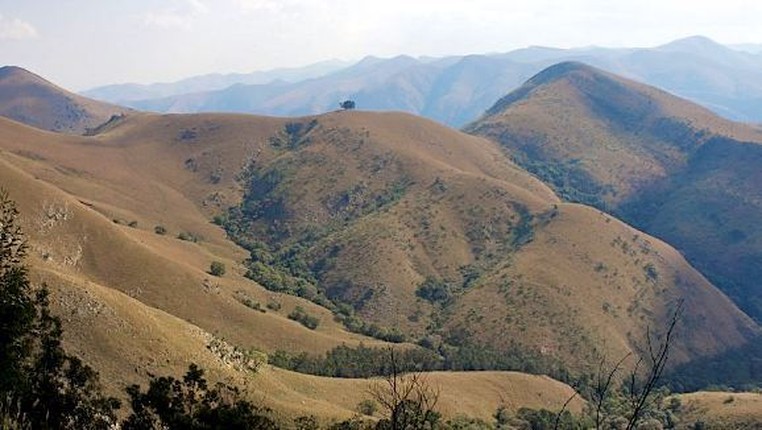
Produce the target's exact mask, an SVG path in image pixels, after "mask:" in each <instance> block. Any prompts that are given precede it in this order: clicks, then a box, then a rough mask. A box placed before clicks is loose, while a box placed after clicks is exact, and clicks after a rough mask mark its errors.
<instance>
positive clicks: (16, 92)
mask: <svg viewBox="0 0 762 430" xmlns="http://www.w3.org/2000/svg"><path fill="white" fill-rule="evenodd" d="M128 111H130V109H127V108H123V107H120V106H114V105H111V104H108V103H103V102H99V101H95V100H92V99H88V98H85V97H82V96H79V95H77V94H74V93H71V92H69V91H66V90H64V89H63V88H59V87H57V86H56V85H54V84H52V83H51V82H49V81H46V80H45V79H43V78H41V77H39V76H37V75H35V74H33V73H31V72H29V71H27V70H25V69H22V68H20V67H14V66H6V67H2V68H0V116H4V117H6V118H10V119H13V120H16V121H19V122H22V123H25V124H28V125H31V126H33V127H37V128H41V129H43V130H49V131H55V132H60V133H70V134H83V133H85V132H87V131H88V130H89V129H94V128H96V127H98V126H99V125H101V124H103V123H105V122H107V121H108V120H109V119H110V118H111V117H112V116H114V115H117V116H118V115H121V114H124V113H126V112H128Z"/></svg>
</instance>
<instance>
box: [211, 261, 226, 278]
mask: <svg viewBox="0 0 762 430" xmlns="http://www.w3.org/2000/svg"><path fill="white" fill-rule="evenodd" d="M225 271H226V270H225V263H223V262H221V261H212V264H211V265H210V266H209V274H210V275H213V276H217V277H221V276H223V275H224V274H225Z"/></svg>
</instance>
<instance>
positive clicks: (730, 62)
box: [85, 36, 762, 127]
mask: <svg viewBox="0 0 762 430" xmlns="http://www.w3.org/2000/svg"><path fill="white" fill-rule="evenodd" d="M748 51H749V50H748V48H747V50H742V49H740V48H737V49H731V48H730V47H726V46H723V45H720V44H717V43H715V42H713V41H711V40H709V39H707V38H704V37H700V36H696V37H690V38H686V39H681V40H677V41H674V42H672V43H668V44H666V45H662V46H658V47H654V48H598V47H591V48H577V49H555V48H544V47H531V48H526V49H519V50H516V51H512V52H508V53H504V54H489V55H468V56H462V57H445V58H420V59H416V58H412V57H407V56H400V57H395V58H390V59H380V58H375V57H368V58H365V59H364V60H362V61H360V62H359V63H357V64H355V65H352V66H349V67H346V68H343V69H339V70H336V71H334V72H332V73H329V74H327V75H325V76H322V77H316V78H314V79H307V80H304V81H299V82H291V83H285V82H281V81H275V82H271V83H262V84H258V85H246V84H245V82H240V83H239V84H236V85H235V86H233V87H230V88H226V89H214V88H206V89H202V88H200V87H199V88H197V90H196V91H197V92H193V93H187V94H176V95H172V96H168V97H163V98H161V97H160V98H150V99H149V98H146V99H144V100H138V99H139V98H141V97H142V96H141V94H145V91H146V90H147V87H140V88H137V89H132V88H129V87H125V88H119V91H118V92H116V93H109V91H111V89H113V87H112V88H111V89H110V88H109V87H106V88H102V89H94V90H91V91H88V92H86V93H85V94H88V95H90V96H93V97H96V98H101V99H102V100H106V101H111V102H124V103H125V104H126V105H127V106H131V107H134V108H137V109H142V110H149V111H156V112H178V113H182V112H245V113H256V114H263V115H279V116H294V115H308V114H316V113H321V112H326V111H330V110H334V109H336V107H337V103H338V101H339V100H342V99H345V98H351V99H353V100H355V101H356V102H357V105H358V107H360V108H362V109H368V110H398V111H404V112H410V113H414V114H417V115H421V116H424V117H427V118H430V119H433V120H436V121H439V122H442V123H444V124H448V125H451V126H455V127H460V126H462V125H465V124H466V123H468V122H470V121H473V120H475V119H476V118H477V117H479V115H481V114H482V113H483V112H484V111H485V110H486V109H487V108H489V107H490V106H491V105H492V104H493V103H494V102H495V101H497V99H499V98H500V97H502V96H503V95H505V94H506V93H507V92H509V91H511V90H513V89H515V88H517V87H518V86H519V85H521V84H522V83H523V82H524V81H525V80H526V79H528V78H529V77H531V76H532V75H534V74H536V73H537V72H539V71H540V70H542V69H544V68H546V67H548V66H550V65H552V64H554V63H558V62H561V61H568V60H575V61H583V62H585V63H587V64H590V65H593V66H596V67H599V68H601V69H603V70H607V71H610V72H613V73H616V74H620V75H622V76H625V77H629V78H632V79H635V80H638V81H641V82H644V83H647V84H650V85H654V86H657V87H659V88H662V89H665V90H667V91H669V92H672V93H674V94H676V95H678V96H681V97H685V98H687V99H689V100H692V101H694V102H697V103H699V104H702V105H704V106H705V107H708V108H709V109H711V110H713V111H715V112H716V113H718V114H720V115H722V116H725V117H727V118H730V119H734V120H739V121H747V122H759V121H762V108H760V106H762V103H760V100H762V84H759V83H760V82H762V55H760V54H759V53H756V52H748Z"/></svg>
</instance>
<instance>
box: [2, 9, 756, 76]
mask: <svg viewBox="0 0 762 430" xmlns="http://www.w3.org/2000/svg"><path fill="white" fill-rule="evenodd" d="M760 18H762V2H760V1H758V0H723V1H712V2H708V1H703V0H674V1H672V0H621V1H618V0H565V1H552V0H521V1H511V0H470V1H451V0H374V1H365V0H0V59H1V61H0V64H16V65H20V66H23V67H27V68H29V69H30V70H32V71H34V72H36V73H38V74H41V75H42V76H44V77H46V78H48V79H51V80H53V81H54V82H56V83H58V84H60V85H62V86H64V87H67V88H69V89H73V90H82V89H86V88H90V87H93V86H97V85H103V84H108V83H122V82H141V83H149V82H157V81H172V80H177V79H180V78H183V77H187V76H191V75H196V74H203V73H212V72H249V71H253V70H264V69H271V68H275V67H289V66H301V65H306V64H309V63H314V62H317V61H321V60H326V59H331V58H339V59H345V60H356V59H360V58H361V57H363V56H365V55H377V56H384V57H388V56H393V55H397V54H410V55H415V56H417V55H432V56H441V55H447V54H465V53H486V52H505V51H509V50H512V49H516V48H521V47H525V46H529V45H546V46H556V47H575V46H588V45H599V46H655V45H659V44H662V43H666V42H668V41H671V40H673V39H677V38H681V37H685V36H690V35H697V34H701V35H705V36H708V37H710V38H713V39H715V40H716V41H718V42H722V43H762V25H760V22H759V20H760Z"/></svg>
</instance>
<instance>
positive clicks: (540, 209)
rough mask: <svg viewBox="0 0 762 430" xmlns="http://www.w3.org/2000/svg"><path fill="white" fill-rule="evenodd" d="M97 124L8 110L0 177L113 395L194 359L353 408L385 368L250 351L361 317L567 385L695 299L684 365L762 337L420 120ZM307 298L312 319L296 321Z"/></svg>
mask: <svg viewBox="0 0 762 430" xmlns="http://www.w3.org/2000/svg"><path fill="white" fill-rule="evenodd" d="M403 61H404V60H403ZM90 134H91V135H89V136H72V135H65V134H60V133H51V132H46V131H42V130H38V129H34V128H31V127H28V126H25V125H22V124H20V123H18V122H15V121H11V120H7V119H0V163H2V168H1V169H0V184H1V185H2V186H3V187H5V188H7V189H8V190H9V191H10V193H11V196H12V197H13V198H14V199H16V200H18V202H19V204H20V209H21V211H22V214H24V215H23V219H22V221H23V226H24V228H25V231H27V232H28V235H29V239H30V254H31V255H30V265H31V268H32V274H33V276H34V277H35V279H37V280H38V281H40V282H42V281H44V282H47V283H48V284H49V285H50V286H51V288H52V289H53V290H54V295H53V304H54V307H55V309H57V311H58V313H59V314H60V315H61V316H62V318H63V320H64V324H65V326H64V327H65V330H66V333H67V338H66V346H67V348H68V349H70V350H71V351H74V352H76V353H77V354H78V355H81V356H83V357H84V358H85V359H86V361H87V362H89V363H92V364H93V365H94V366H95V367H96V369H98V370H99V371H100V372H101V373H102V375H103V378H104V379H105V380H106V381H107V383H108V385H109V386H110V387H111V389H112V390H114V391H116V390H118V388H119V387H121V386H123V384H126V383H132V382H141V381H145V380H146V378H147V375H148V374H149V373H150V374H162V373H166V372H168V371H171V372H174V373H175V374H177V373H180V371H181V369H183V368H184V367H185V366H186V365H187V363H188V361H189V360H193V361H198V362H200V363H201V364H204V365H205V366H206V367H209V368H210V369H211V372H212V374H213V375H214V376H216V377H218V378H222V379H225V380H229V381H233V382H235V383H236V384H241V385H244V386H246V387H250V389H251V393H252V395H253V396H254V397H255V398H257V399H260V398H264V399H263V401H265V402H266V403H267V404H270V405H272V407H274V408H276V410H278V411H281V412H282V413H283V414H284V415H285V416H293V415H298V414H304V413H307V412H309V413H315V414H318V415H320V416H322V417H326V418H330V417H347V416H349V415H350V414H351V409H353V408H354V407H355V406H356V404H357V401H358V400H360V398H361V396H362V394H361V393H363V392H365V389H366V387H367V386H368V383H369V381H368V380H339V379H333V378H319V377H315V376H306V375H300V374H295V373H292V372H287V371H284V370H280V369H275V368H271V367H268V366H265V367H264V368H263V369H262V370H260V372H259V373H258V374H256V375H252V374H251V372H250V371H249V370H248V368H249V366H251V361H250V359H249V358H247V357H252V356H253V357H258V356H259V355H258V353H257V351H258V352H264V353H274V352H276V350H285V351H286V353H301V352H306V353H308V354H322V353H325V352H326V351H329V350H331V349H332V348H334V347H337V346H340V345H343V344H345V345H348V346H358V345H360V344H361V343H362V344H363V345H368V346H377V347H384V346H389V345H390V344H389V343H388V342H384V341H382V340H379V339H374V338H371V337H367V336H363V335H361V334H357V333H353V332H350V331H348V330H346V329H345V327H344V326H343V324H342V321H343V322H344V324H346V325H348V326H353V327H354V328H355V329H357V328H358V327H357V325H358V324H359V325H362V326H361V327H360V329H359V330H356V331H361V332H366V333H372V334H375V335H377V336H378V335H379V333H386V334H387V335H389V334H390V333H392V334H395V335H402V336H403V337H404V339H405V340H407V341H409V342H418V343H420V344H421V345H423V346H425V347H426V348H429V349H430V350H431V351H432V352H435V353H437V354H441V355H442V357H443V359H447V360H449V363H450V367H449V368H450V369H465V370H473V369H483V368H496V367H497V368H518V369H524V370H530V371H534V372H547V373H553V374H555V375H557V376H559V377H563V376H566V377H568V375H569V373H572V374H579V373H580V372H586V371H590V370H591V369H592V368H594V367H595V366H596V365H597V363H598V361H599V360H600V359H601V358H608V359H610V360H612V359H616V358H618V357H621V356H623V355H624V354H626V353H628V352H633V353H635V354H636V355H640V354H642V353H644V352H645V349H644V348H645V347H646V346H645V345H644V343H643V338H644V336H645V333H646V331H647V329H649V328H660V327H663V326H664V324H665V321H666V320H668V319H669V317H670V315H671V312H672V309H673V308H674V305H675V303H676V302H677V301H678V300H680V299H684V300H685V317H684V320H683V321H684V322H683V324H682V325H681V326H680V329H679V338H678V341H677V342H676V343H675V345H674V347H675V349H674V352H673V363H674V364H675V365H677V364H681V363H683V364H684V363H689V362H691V361H692V360H696V359H699V358H710V357H713V356H716V355H718V354H721V353H723V352H725V351H727V350H730V349H734V348H740V347H743V346H744V345H746V344H747V343H748V342H750V341H752V340H753V339H755V337H756V336H757V335H758V334H759V332H760V328H759V326H758V325H757V324H756V323H754V322H753V321H752V320H751V319H750V318H748V317H747V316H746V315H745V314H744V313H743V312H741V311H740V310H739V309H738V308H737V307H736V306H735V305H734V304H733V303H732V302H731V301H730V300H728V298H727V297H725V296H724V295H723V294H722V293H721V292H719V291H718V290H717V289H716V288H714V287H713V286H712V285H711V284H710V283H709V282H708V281H707V280H706V279H705V278H704V277H703V276H702V275H701V274H700V273H698V272H697V271H696V270H695V269H693V268H692V267H691V266H690V265H689V264H688V263H687V262H686V261H685V259H683V257H682V256H681V255H680V254H679V253H678V252H677V251H675V250H674V249H673V248H671V247H670V246H669V245H667V244H666V243H664V242H662V241H660V240H658V239H655V238H652V237H650V236H648V235H647V234H644V233H642V232H640V231H638V230H636V229H634V228H632V227H630V226H628V225H626V224H624V223H622V222H620V221H618V220H617V219H615V218H613V217H612V216H610V215H608V214H606V213H604V212H601V211H600V210H597V209H593V208H591V207H587V206H583V205H579V204H574V203H566V202H563V201H562V200H561V199H559V198H558V197H557V196H556V194H555V193H554V192H553V191H552V190H551V188H550V187H548V186H547V185H545V184H543V183H542V182H541V181H539V180H538V179H536V178H535V177H533V176H532V175H530V174H529V173H527V172H526V171H525V170H523V169H521V168H520V167H518V166H517V165H516V164H514V163H513V162H512V161H511V160H510V159H509V158H508V156H506V155H505V153H504V151H503V149H502V148H501V147H500V146H499V145H498V144H496V143H494V142H492V141H490V140H487V139H483V138H479V137H473V136H469V135H466V134H464V133H461V132H459V131H456V130H453V129H450V128H447V127H444V126H442V125H439V124H437V123H434V122H432V121H429V120H425V119H422V118H419V117H415V116H412V115H409V114H403V113H372V112H334V113H330V114H325V115H320V116H312V117H302V118H291V119H289V118H271V117H256V116H249V115H230V114H194V115H156V114H144V113H135V112H131V113H129V114H127V115H126V116H124V117H121V118H119V119H118V120H114V121H111V122H109V123H108V124H107V125H106V126H104V127H99V128H98V129H96V130H93V131H92V132H91V133H90ZM212 221H213V222H212ZM159 227H160V228H159ZM222 227H224V228H225V230H226V231H225V230H223V228H222ZM226 233H227V234H226ZM231 239H232V240H233V241H235V242H236V243H237V245H236V244H234V243H233V242H232V241H231ZM242 247H245V248H246V250H245V251H244V249H243V248H242ZM213 261H220V262H223V263H225V265H226V266H227V267H228V268H229V270H228V273H227V274H226V275H225V276H224V277H222V278H219V277H214V276H212V275H210V274H209V273H208V271H209V268H210V263H212V262H213ZM242 261H244V264H241V262H242ZM252 279H254V280H256V281H257V282H253V281H252ZM265 287H266V288H265ZM286 293H291V294H286ZM296 296H301V297H296ZM315 302H318V303H321V304H322V305H323V306H318V305H316V304H315ZM270 304H272V306H267V305H270ZM297 307H299V308H300V309H301V312H302V313H304V314H308V315H310V316H312V317H315V318H317V319H318V321H319V323H318V326H317V327H316V328H315V329H314V330H311V329H309V328H307V327H305V326H303V325H301V324H299V323H298V322H296V321H292V320H291V319H290V318H289V317H288V316H289V315H290V314H292V313H293V312H294V311H296V310H297ZM263 311H264V312H263ZM369 327H375V330H370V329H369ZM506 333H510V334H511V335H510V336H506ZM382 337H383V336H382ZM387 337H388V336H387ZM395 340H401V339H399V338H397V339H395ZM399 348H406V349H409V348H417V347H416V346H414V345H412V343H407V344H403V345H400V346H399ZM500 360H503V361H500ZM432 378H433V379H434V380H435V381H437V384H441V387H442V390H443V392H445V393H447V390H448V389H451V390H452V393H458V394H457V395H454V394H445V397H447V398H449V399H450V400H448V401H447V402H450V403H447V402H445V403H444V404H443V408H444V409H445V410H448V411H452V413H455V412H463V413H469V414H472V415H475V416H480V417H488V416H489V415H490V414H491V413H492V412H494V410H495V408H496V407H497V406H498V405H499V402H501V401H503V402H510V403H511V404H512V405H516V407H518V406H519V405H524V404H526V405H530V406H535V407H536V406H542V405H547V407H552V406H553V405H555V407H556V408H557V407H558V405H560V404H561V403H563V400H565V399H566V398H568V396H569V393H570V391H569V390H570V388H569V387H567V386H564V385H563V384H560V383H558V382H556V381H553V380H550V379H549V378H544V377H533V376H526V375H522V374H515V373H505V372H498V373H458V372H442V373H435V374H433V375H432ZM538 378H539V379H538ZM487 379H495V380H497V381H498V383H497V384H498V385H497V386H492V385H489V386H488V385H486V383H485V381H486V380H487ZM512 384H513V385H514V387H526V390H525V389H524V388H521V389H519V388H514V389H512V388H510V387H511V385H512ZM530 387H531V388H530ZM533 390H534V391H533ZM527 392H528V393H530V394H529V397H527V394H526V393H527ZM506 393H507V394H506ZM532 393H535V394H536V395H535V394H532ZM539 393H548V394H539ZM260 396H261V397H260ZM448 396H449V397H448ZM530 397H531V398H532V399H531V400H530ZM576 407H579V408H581V407H582V405H581V404H579V405H578V406H576Z"/></svg>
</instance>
